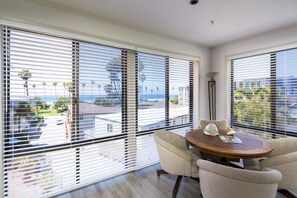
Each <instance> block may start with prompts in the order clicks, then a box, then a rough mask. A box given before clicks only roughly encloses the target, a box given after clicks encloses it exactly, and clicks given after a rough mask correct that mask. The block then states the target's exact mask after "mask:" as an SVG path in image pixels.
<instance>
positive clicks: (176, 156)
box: [154, 130, 200, 197]
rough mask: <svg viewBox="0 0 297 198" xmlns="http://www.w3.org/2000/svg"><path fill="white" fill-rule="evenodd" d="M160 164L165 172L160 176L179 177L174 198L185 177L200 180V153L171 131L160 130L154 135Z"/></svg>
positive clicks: (161, 172) (159, 171)
mask: <svg viewBox="0 0 297 198" xmlns="http://www.w3.org/2000/svg"><path fill="white" fill-rule="evenodd" d="M154 138H155V141H156V145H157V149H158V153H159V158H160V163H161V166H162V169H163V170H157V175H158V177H159V176H160V174H173V175H177V176H178V177H177V179H176V183H175V186H174V190H173V193H172V197H176V194H177V191H178V187H179V184H180V182H181V180H182V177H183V176H186V177H191V178H197V179H198V167H197V165H196V161H197V160H198V159H200V154H199V152H198V151H195V150H190V149H189V145H188V143H187V141H186V139H185V138H184V137H182V136H180V135H177V134H175V133H173V132H170V131H165V130H159V131H156V132H155V133H154Z"/></svg>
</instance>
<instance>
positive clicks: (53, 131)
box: [32, 115, 69, 145]
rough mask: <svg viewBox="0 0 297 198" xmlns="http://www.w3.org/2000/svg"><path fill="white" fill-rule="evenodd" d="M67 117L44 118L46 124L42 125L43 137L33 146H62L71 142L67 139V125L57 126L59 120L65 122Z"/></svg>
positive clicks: (34, 142) (35, 141)
mask: <svg viewBox="0 0 297 198" xmlns="http://www.w3.org/2000/svg"><path fill="white" fill-rule="evenodd" d="M65 118H66V115H57V116H47V115H45V116H44V123H43V124H42V125H41V127H40V129H41V135H40V138H39V139H38V140H34V141H32V143H33V144H48V145H53V144H62V143H67V142H69V140H68V139H66V135H65V134H66V128H65V123H64V124H61V125H57V124H56V121H57V120H63V121H65Z"/></svg>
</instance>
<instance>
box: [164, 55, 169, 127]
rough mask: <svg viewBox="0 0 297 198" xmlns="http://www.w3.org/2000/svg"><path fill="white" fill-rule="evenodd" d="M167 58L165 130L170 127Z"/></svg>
mask: <svg viewBox="0 0 297 198" xmlns="http://www.w3.org/2000/svg"><path fill="white" fill-rule="evenodd" d="M169 72H170V71H169V57H168V56H167V57H166V58H165V128H167V127H169V126H170V120H169V100H170V96H169Z"/></svg>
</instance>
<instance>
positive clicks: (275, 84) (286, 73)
mask: <svg viewBox="0 0 297 198" xmlns="http://www.w3.org/2000/svg"><path fill="white" fill-rule="evenodd" d="M296 57H297V50H296V49H288V50H284V51H276V52H271V53H267V54H261V55H255V56H251V57H243V58H238V59H233V60H231V81H232V86H231V122H232V126H235V127H240V128H248V129H254V130H258V131H259V133H261V131H268V132H271V133H275V134H283V135H296V133H297V130H296V129H297V128H296V126H297V124H296V123H297V122H296V119H297V105H296V104H297V58H296Z"/></svg>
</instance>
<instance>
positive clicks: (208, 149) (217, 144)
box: [186, 129, 272, 158]
mask: <svg viewBox="0 0 297 198" xmlns="http://www.w3.org/2000/svg"><path fill="white" fill-rule="evenodd" d="M235 136H236V137H238V138H240V139H241V141H242V142H243V143H241V144H236V143H224V142H223V141H222V140H221V139H220V138H219V136H208V135H205V134H204V133H203V130H202V129H196V130H193V131H190V132H188V133H187V134H186V139H187V141H188V142H189V144H190V145H191V146H193V147H194V148H196V149H198V150H200V151H202V152H205V153H211V154H214V155H218V156H221V157H226V158H258V157H263V156H266V155H267V154H269V153H270V152H271V151H272V145H271V144H270V143H269V142H268V141H266V140H265V139H263V138H261V137H258V136H256V135H252V134H246V133H235Z"/></svg>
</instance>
